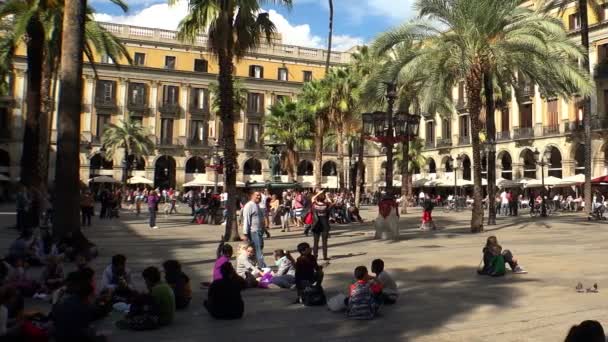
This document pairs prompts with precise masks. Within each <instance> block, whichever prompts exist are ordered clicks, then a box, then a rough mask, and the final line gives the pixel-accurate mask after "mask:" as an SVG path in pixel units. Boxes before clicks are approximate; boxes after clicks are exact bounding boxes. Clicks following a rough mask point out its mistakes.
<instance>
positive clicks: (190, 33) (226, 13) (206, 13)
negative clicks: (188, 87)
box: [169, 0, 292, 240]
mask: <svg viewBox="0 0 608 342" xmlns="http://www.w3.org/2000/svg"><path fill="white" fill-rule="evenodd" d="M177 1H178V0H169V4H172V5H173V4H175V3H177ZM271 3H273V4H279V5H284V6H286V7H288V8H290V7H291V3H292V1H291V0H188V14H187V15H186V17H185V18H184V19H182V21H181V22H180V24H179V27H178V31H179V32H178V37H179V39H181V40H183V41H187V42H191V43H193V42H194V41H195V40H196V38H197V36H198V35H202V34H207V35H208V36H209V39H208V42H209V43H208V47H209V49H210V50H211V51H212V52H213V53H214V54H215V56H216V57H217V60H218V63H219V75H218V83H219V87H220V96H219V98H220V114H221V119H222V125H223V140H224V141H223V143H224V177H225V181H224V186H225V191H226V192H227V193H228V198H229V199H230V200H229V201H227V203H228V204H227V206H226V211H227V219H226V231H225V234H224V239H226V240H229V239H235V240H236V239H238V238H239V233H238V228H237V225H236V224H235V222H234V218H235V213H236V207H235V203H236V202H235V201H234V198H236V157H237V153H236V142H235V139H234V94H233V93H234V89H233V86H232V79H233V73H234V59H235V58H236V59H240V58H243V57H244V56H245V54H246V53H247V52H249V51H251V50H253V49H255V48H256V47H258V46H259V45H260V43H261V42H262V39H265V40H266V41H267V42H268V43H271V41H272V36H273V35H274V34H275V32H276V27H275V25H274V24H273V23H272V21H271V20H270V17H269V15H268V13H263V12H261V10H262V7H261V6H262V5H264V4H271Z"/></svg>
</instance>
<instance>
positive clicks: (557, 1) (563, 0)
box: [541, 0, 604, 215]
mask: <svg viewBox="0 0 608 342" xmlns="http://www.w3.org/2000/svg"><path fill="white" fill-rule="evenodd" d="M546 2H547V3H546V4H545V7H544V9H545V10H547V11H550V10H551V9H553V8H555V7H559V8H560V11H563V10H564V9H566V7H567V6H568V5H569V4H570V3H572V1H571V0H546ZM541 4H542V3H541ZM603 4H604V1H600V0H577V1H576V9H577V11H578V13H579V19H580V21H581V27H580V33H581V45H582V47H583V54H584V58H583V67H584V68H585V69H586V70H588V71H591V70H590V65H589V15H588V8H591V10H592V11H593V12H594V14H595V15H596V16H599V15H600V13H601V12H602V11H603V9H602V5H603ZM591 115H592V113H591V103H590V99H589V96H587V97H585V98H584V105H583V126H584V127H585V134H584V138H583V141H584V146H585V184H584V187H583V193H584V196H585V203H591V199H592V194H591V172H592V169H591V167H592V166H591V158H592V153H591V143H592V139H591ZM585 208H586V210H587V213H588V214H589V215H590V214H591V211H592V210H593V208H592V206H591V205H586V206H585Z"/></svg>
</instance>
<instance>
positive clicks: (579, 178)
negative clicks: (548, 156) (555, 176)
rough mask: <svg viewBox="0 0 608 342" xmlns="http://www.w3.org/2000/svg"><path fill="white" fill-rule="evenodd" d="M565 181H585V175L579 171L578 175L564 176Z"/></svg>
mask: <svg viewBox="0 0 608 342" xmlns="http://www.w3.org/2000/svg"><path fill="white" fill-rule="evenodd" d="M564 181H565V182H572V183H577V184H580V183H585V175H584V174H582V173H579V174H578V175H575V176H569V177H565V178H564Z"/></svg>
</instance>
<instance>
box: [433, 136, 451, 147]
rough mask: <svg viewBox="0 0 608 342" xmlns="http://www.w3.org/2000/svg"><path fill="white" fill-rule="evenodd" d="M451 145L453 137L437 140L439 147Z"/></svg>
mask: <svg viewBox="0 0 608 342" xmlns="http://www.w3.org/2000/svg"><path fill="white" fill-rule="evenodd" d="M450 146H452V139H450V138H447V139H438V140H437V147H450Z"/></svg>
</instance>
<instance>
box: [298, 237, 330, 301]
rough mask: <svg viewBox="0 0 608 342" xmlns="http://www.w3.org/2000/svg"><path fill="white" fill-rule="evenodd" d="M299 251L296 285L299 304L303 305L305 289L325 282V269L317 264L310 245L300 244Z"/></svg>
mask: <svg viewBox="0 0 608 342" xmlns="http://www.w3.org/2000/svg"><path fill="white" fill-rule="evenodd" d="M297 249H298V252H299V253H300V256H299V257H298V260H296V273H295V284H296V289H297V290H298V300H297V303H302V294H303V293H304V289H306V288H307V287H309V286H312V285H313V284H316V285H319V286H320V285H321V283H322V282H323V268H322V267H321V266H319V264H317V257H315V256H314V255H313V254H312V249H311V248H310V245H309V244H308V243H306V242H302V243H300V244H299V245H298V247H297Z"/></svg>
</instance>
